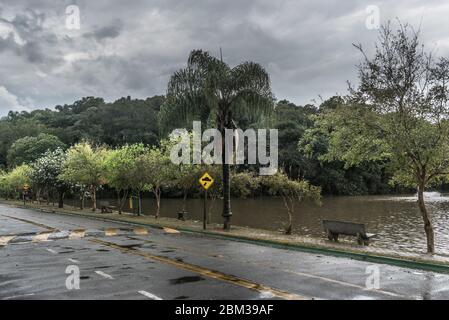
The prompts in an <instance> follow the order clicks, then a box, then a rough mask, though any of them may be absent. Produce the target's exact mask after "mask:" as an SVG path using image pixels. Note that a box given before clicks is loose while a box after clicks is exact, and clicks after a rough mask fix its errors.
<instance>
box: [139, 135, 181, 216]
mask: <svg viewBox="0 0 449 320" xmlns="http://www.w3.org/2000/svg"><path fill="white" fill-rule="evenodd" d="M165 143H166V142H164V141H163V142H162V143H161V147H151V148H150V149H148V151H147V152H146V153H145V154H143V155H142V156H140V157H139V159H138V160H139V161H140V167H141V168H142V171H141V175H142V176H143V179H144V180H143V182H144V183H145V185H144V189H145V190H148V191H151V192H152V193H153V194H154V197H155V198H156V213H155V217H156V218H159V214H160V209H161V195H162V187H163V186H168V185H173V184H174V181H175V178H176V176H175V173H174V172H175V170H177V168H176V167H175V165H174V164H173V163H172V162H171V160H170V152H169V150H167V148H166V145H165Z"/></svg>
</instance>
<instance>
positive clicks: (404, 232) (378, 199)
mask: <svg viewBox="0 0 449 320" xmlns="http://www.w3.org/2000/svg"><path fill="white" fill-rule="evenodd" d="M425 198H426V201H427V207H428V210H429V212H430V213H431V215H432V221H433V224H434V229H435V242H436V243H435V245H436V250H437V252H438V253H439V254H444V255H449V214H448V213H449V194H440V193H438V192H426V194H425ZM108 201H109V202H110V203H111V204H112V205H114V204H115V203H116V200H114V199H109V200H108ZM416 201H417V198H416V196H415V195H401V196H391V195H387V196H351V197H324V198H323V200H322V205H321V206H317V205H314V204H311V203H303V204H301V205H299V206H297V208H296V213H295V216H294V218H293V224H294V233H296V234H300V235H306V236H312V237H318V238H324V237H325V234H324V231H323V228H322V225H321V220H322V219H336V220H344V221H351V222H359V223H364V224H365V225H366V229H367V232H370V233H376V234H377V235H378V236H377V237H376V238H375V241H373V243H372V245H373V246H375V247H380V248H387V249H393V250H401V251H411V252H421V253H422V252H425V250H426V238H425V233H424V228H423V223H422V218H421V215H420V213H419V210H418V207H417V204H416ZM181 204H182V201H181V199H162V204H161V216H165V217H172V218H176V217H177V212H178V211H179V209H180V208H181ZM210 204H211V202H210V200H209V203H208V205H210ZM221 204H222V202H221V200H215V201H214V202H213V204H212V210H210V221H211V222H216V223H220V222H221V221H222V218H221ZM142 208H143V213H144V214H154V211H155V210H154V208H155V201H154V199H144V200H143V205H142ZM125 211H129V209H128V208H126V209H125ZM187 211H188V212H189V214H188V216H187V218H188V219H192V220H201V219H202V212H203V200H202V199H188V200H187ZM232 212H233V217H232V223H233V224H235V225H239V226H247V227H252V228H259V229H266V230H280V229H281V228H282V227H283V225H284V224H285V222H286V219H287V214H286V211H285V208H284V206H283V202H282V200H281V199H279V198H269V197H262V198H256V199H233V200H232Z"/></svg>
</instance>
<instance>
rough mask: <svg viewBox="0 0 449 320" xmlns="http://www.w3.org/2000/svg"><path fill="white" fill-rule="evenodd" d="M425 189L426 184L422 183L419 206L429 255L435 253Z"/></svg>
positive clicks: (419, 187)
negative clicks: (425, 200)
mask: <svg viewBox="0 0 449 320" xmlns="http://www.w3.org/2000/svg"><path fill="white" fill-rule="evenodd" d="M424 189H425V187H424V182H420V183H419V186H418V206H419V211H420V212H421V215H422V218H423V221H424V231H425V232H426V237H427V253H435V239H434V233H433V226H432V221H431V220H430V217H429V213H428V212H427V208H426V205H425V202H424Z"/></svg>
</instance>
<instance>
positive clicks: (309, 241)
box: [1, 200, 449, 273]
mask: <svg viewBox="0 0 449 320" xmlns="http://www.w3.org/2000/svg"><path fill="white" fill-rule="evenodd" d="M1 203H4V204H7V205H12V206H16V207H19V208H29V209H36V210H40V211H42V212H46V213H53V214H66V215H76V216H82V217H86V218H89V219H97V220H103V221H114V222H124V223H127V224H132V225H136V226H148V227H153V228H164V227H165V228H172V229H177V230H179V231H181V232H190V233H196V234H203V235H207V236H209V237H217V238H225V239H228V240H232V241H242V242H248V243H255V244H259V245H265V246H272V247H278V248H284V249H289V250H298V251H305V252H314V253H320V254H327V255H332V256H338V257H346V258H352V259H356V260H362V261H369V262H374V263H384V264H390V265H396V266H401V267H406V268H412V269H421V270H429V271H435V272H443V273H449V257H448V256H443V255H437V254H435V255H433V256H432V255H428V254H424V253H423V254H417V253H412V252H405V251H401V252H398V251H393V250H386V249H381V248H374V247H367V246H363V247H362V246H359V245H357V244H356V243H355V241H345V240H342V241H340V242H339V243H334V242H330V241H328V240H327V239H317V238H311V237H305V236H299V235H290V236H287V235H284V234H281V233H279V232H274V231H267V230H260V229H252V228H247V227H239V226H232V230H231V231H224V230H222V226H221V225H218V224H209V225H208V229H207V230H203V229H202V222H201V221H192V220H188V221H181V220H177V219H173V218H165V217H160V218H158V219H155V218H154V217H152V216H135V215H132V214H130V213H123V214H121V215H119V214H118V213H116V212H114V213H99V212H98V211H97V212H96V213H94V212H92V211H91V210H90V209H85V210H80V209H76V208H73V207H68V206H66V207H65V208H64V209H59V208H57V207H54V206H51V205H44V204H41V205H38V204H36V203H27V205H26V206H24V205H23V203H21V202H19V201H4V200H2V201H1Z"/></svg>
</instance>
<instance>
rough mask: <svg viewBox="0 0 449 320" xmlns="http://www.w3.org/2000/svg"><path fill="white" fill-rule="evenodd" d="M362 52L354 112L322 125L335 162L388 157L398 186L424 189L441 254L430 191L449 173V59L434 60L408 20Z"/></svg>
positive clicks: (332, 116)
mask: <svg viewBox="0 0 449 320" xmlns="http://www.w3.org/2000/svg"><path fill="white" fill-rule="evenodd" d="M355 47H356V48H357V49H358V50H359V51H360V52H361V53H362V56H363V60H362V62H361V64H360V65H359V67H358V74H359V80H360V84H359V86H358V87H357V88H350V93H351V95H350V97H349V99H348V105H347V106H341V107H339V108H336V109H335V110H333V111H332V110H331V112H328V113H327V114H326V113H325V114H324V115H323V116H322V117H321V119H320V120H319V122H320V124H321V126H322V127H324V130H326V131H327V132H331V135H330V147H329V152H328V155H327V157H328V159H341V160H344V161H345V162H346V164H347V165H348V166H351V165H356V164H358V163H361V162H362V161H370V160H371V161H379V160H383V159H388V160H389V169H390V170H391V172H393V174H394V175H393V178H392V179H393V182H394V183H397V184H400V185H404V186H408V187H414V188H416V189H417V195H418V208H419V211H420V213H421V216H422V219H423V222H424V230H425V233H426V238H427V252H428V253H434V252H435V240H434V231H433V226H432V220H431V217H430V214H429V212H428V210H427V207H426V204H425V198H424V191H425V190H426V188H427V187H429V186H431V185H432V184H433V185H437V184H439V183H441V181H442V180H443V179H446V178H447V177H448V173H449V121H448V120H449V105H448V99H449V86H448V85H449V61H448V60H447V59H445V58H440V59H438V60H436V59H434V58H433V57H432V55H431V54H429V53H427V52H426V51H425V50H424V47H423V45H421V43H420V41H419V31H415V30H414V29H413V28H412V27H410V26H408V25H404V24H402V23H400V22H399V27H398V30H397V31H394V30H392V28H391V25H390V24H387V25H386V26H383V27H382V28H381V29H380V37H379V43H378V44H377V46H376V48H375V53H374V56H373V57H370V56H369V54H367V53H366V51H365V50H364V49H363V48H362V46H361V45H356V46H355Z"/></svg>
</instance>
